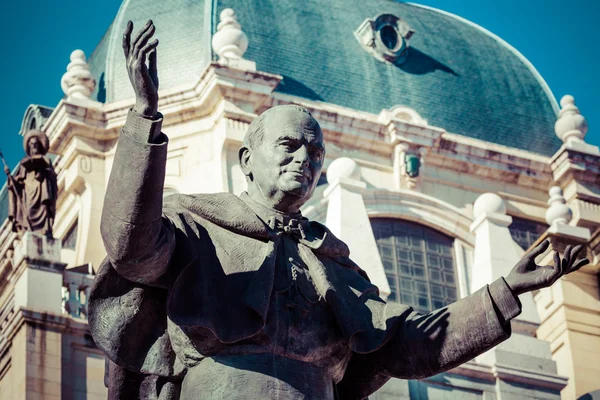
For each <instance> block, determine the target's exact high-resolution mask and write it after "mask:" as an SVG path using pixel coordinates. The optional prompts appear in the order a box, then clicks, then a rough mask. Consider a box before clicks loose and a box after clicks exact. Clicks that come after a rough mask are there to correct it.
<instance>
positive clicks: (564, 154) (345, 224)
mask: <svg viewBox="0 0 600 400" xmlns="http://www.w3.org/2000/svg"><path fill="white" fill-rule="evenodd" d="M222 17H223V18H226V19H227V20H228V23H227V24H224V26H228V27H229V28H227V29H229V30H230V31H231V32H230V34H231V35H233V38H232V39H231V40H232V43H230V44H229V45H230V47H229V48H227V47H226V46H227V45H228V44H227V43H224V41H225V42H226V41H227V37H226V36H227V35H221V37H220V42H219V43H217V44H216V45H215V44H214V43H213V45H214V46H217V47H218V48H216V49H215V52H216V53H218V54H219V55H220V59H219V61H218V62H214V63H210V64H209V65H207V66H205V69H204V72H203V73H202V74H201V76H200V78H199V79H198V80H197V81H194V82H191V83H189V84H185V85H181V86H177V87H169V88H166V89H161V90H160V102H159V109H160V111H161V112H162V113H163V115H164V123H163V131H164V132H165V133H166V134H167V135H168V136H169V139H170V141H169V155H168V161H167V170H166V181H165V192H166V193H169V192H180V193H197V192H207V193H212V192H221V191H229V192H232V193H235V194H239V193H241V192H242V191H244V189H245V187H246V183H245V180H244V176H243V174H242V172H241V170H240V168H239V165H238V158H237V150H238V148H239V146H240V145H241V142H242V138H243V136H244V134H245V131H246V129H247V127H248V124H249V123H250V122H251V121H252V120H253V119H254V118H255V117H256V116H257V115H258V114H260V113H261V112H263V111H265V110H266V109H268V108H269V107H272V106H275V105H279V104H290V103H294V104H300V105H302V106H304V107H306V108H308V109H309V110H310V111H311V113H312V114H313V115H314V117H315V118H316V119H317V120H318V121H319V122H320V124H321V127H322V129H323V133H324V137H325V143H326V146H327V158H326V163H325V168H324V171H325V173H326V175H327V184H323V185H321V186H319V188H318V190H317V192H316V194H315V196H314V198H313V199H312V200H311V202H310V203H309V204H307V205H306V207H305V209H304V214H305V215H306V216H307V217H309V218H311V219H315V220H318V221H321V222H324V223H326V224H327V225H328V226H329V228H330V229H331V230H332V231H333V232H334V233H335V234H336V235H338V236H339V237H341V238H342V239H343V240H344V241H346V242H347V243H348V244H349V246H350V249H351V253H352V254H351V255H352V258H353V259H354V260H356V261H357V262H358V264H359V265H361V266H362V267H363V268H364V269H365V270H366V271H367V272H368V274H369V276H370V277H371V279H372V280H373V281H374V282H376V283H377V284H378V285H379V287H380V289H381V292H382V295H383V296H388V295H390V294H391V293H392V291H393V285H395V283H394V282H395V281H393V280H392V281H390V280H389V279H390V278H389V276H390V274H389V273H388V272H389V271H388V270H387V269H386V268H387V267H386V264H385V263H384V261H385V260H384V258H383V256H380V249H379V248H378V246H379V243H380V242H379V241H378V239H379V238H378V237H376V236H375V235H374V233H373V231H372V230H371V227H370V225H369V221H370V220H372V219H374V218H393V219H400V220H405V221H411V222H414V223H417V224H420V225H423V226H425V227H427V228H431V229H433V230H435V231H436V232H439V233H441V234H443V235H445V236H447V237H449V238H451V239H452V243H453V244H452V254H451V255H450V256H449V257H451V258H452V259H453V260H454V278H453V279H455V281H456V287H457V288H458V294H457V296H459V297H463V296H466V295H468V294H470V293H472V292H474V291H476V290H477V289H478V288H479V287H480V286H481V285H484V284H486V283H490V282H491V281H492V280H494V279H496V278H497V277H499V276H502V275H505V274H506V273H507V272H508V270H509V269H510V268H511V267H512V265H514V263H515V262H516V261H517V260H518V259H519V258H520V257H521V255H522V254H523V253H524V250H526V249H523V248H521V247H519V245H518V244H517V243H516V242H515V241H513V236H511V232H510V228H511V225H512V224H513V221H514V220H515V219H525V220H529V221H533V222H538V223H543V221H544V220H545V218H546V216H547V212H548V213H549V214H548V215H550V216H549V217H548V221H547V222H548V225H550V228H549V229H547V231H546V232H545V233H544V234H543V235H542V237H541V238H539V239H538V240H542V239H543V238H545V237H547V238H550V240H551V242H552V247H553V249H556V250H558V251H562V250H564V248H565V246H566V245H567V244H572V243H582V244H584V245H585V249H586V250H585V251H586V254H587V257H588V258H589V259H590V260H591V261H592V262H591V264H590V265H589V266H587V267H584V268H583V269H582V270H581V271H580V272H577V273H575V274H572V275H569V276H568V277H565V278H563V279H562V280H561V281H560V282H558V283H557V284H555V285H554V286H553V287H552V288H551V289H545V290H542V291H539V292H537V293H534V294H533V296H531V295H529V296H523V297H522V298H521V301H522V302H523V306H524V312H523V314H522V315H521V316H520V317H519V318H518V319H517V320H515V321H514V322H513V337H512V338H511V339H509V340H508V341H507V342H505V343H503V344H502V345H501V346H499V347H498V348H496V349H493V350H492V351H490V352H488V353H486V354H483V355H481V356H480V357H478V358H477V359H475V360H473V361H471V362H468V363H466V364H464V365H462V366H460V367H458V368H456V369H454V370H451V371H449V372H447V373H444V374H440V375H437V376H434V377H431V378H428V379H425V380H422V381H401V380H393V381H391V382H389V383H388V384H387V385H385V386H384V387H383V388H382V389H381V390H380V391H379V392H378V393H376V394H375V395H374V396H373V398H374V399H380V400H383V399H391V398H394V399H438V398H439V399H447V398H461V399H484V398H485V399H492V398H496V399H558V398H562V399H565V400H570V399H576V398H577V397H579V396H581V395H583V394H585V393H588V392H592V391H593V390H596V389H599V388H600V379H598V376H600V367H598V366H597V364H598V363H597V362H596V360H597V359H598V357H600V288H599V286H598V272H599V252H600V180H598V176H600V152H599V151H598V149H597V148H595V147H594V146H590V145H588V144H586V143H585V142H584V141H583V139H584V136H585V132H586V131H587V125H585V124H584V122H585V121H584V120H583V122H582V117H581V116H580V114H579V113H578V110H576V107H575V105H574V101H573V100H572V98H570V97H569V98H565V99H563V101H562V102H561V105H562V106H563V110H566V111H564V112H561V114H560V119H559V122H557V132H556V133H557V135H558V136H559V137H560V138H561V139H562V140H564V141H565V144H564V146H563V147H561V149H560V150H559V151H558V152H557V153H556V154H555V155H554V156H552V157H547V156H543V155H540V154H537V153H532V152H528V151H525V150H519V149H515V148H513V147H507V146H503V145H499V144H495V143H491V142H487V141H483V140H479V139H473V138H468V137H466V136H462V135H458V134H454V133H451V132H447V131H446V130H445V128H444V127H443V126H431V125H429V124H428V122H427V121H426V120H425V119H424V118H422V117H421V116H420V115H419V110H414V109H411V108H409V107H405V106H402V105H394V104H390V105H389V108H388V109H384V110H381V112H380V113H379V114H372V113H368V112H364V111H362V110H355V109H349V108H344V107H341V106H338V105H335V104H331V103H325V102H320V101H313V100H308V99H306V98H302V97H296V96H292V95H290V94H285V93H282V92H278V91H276V88H277V87H278V85H279V84H280V83H281V81H282V79H283V77H282V76H280V75H276V74H271V73H265V72H261V71H260V70H259V69H257V68H256V64H255V63H254V62H252V60H246V59H244V58H243V55H244V51H243V50H245V49H243V50H239V49H237V50H236V49H235V48H234V47H235V46H234V45H235V43H241V44H242V45H243V44H244V41H245V45H246V46H247V38H246V39H244V37H245V35H242V34H243V32H242V34H240V32H241V31H240V26H239V24H238V23H237V22H236V21H235V14H233V13H229V12H226V13H224V14H222ZM242 25H243V21H242ZM215 37H216V36H215ZM224 37H225V38H224ZM250 39H251V38H250ZM251 45H252V43H250V46H251ZM231 46H233V48H232V47H231ZM224 48H226V50H222V49H224ZM91 79H93V78H92V77H91V76H90V74H89V69H88V68H87V66H86V65H85V57H84V55H83V54H82V53H81V52H74V53H73V55H72V57H71V64H69V69H68V73H67V74H66V75H65V79H63V86H64V89H65V94H66V95H67V97H66V98H65V99H63V100H61V101H60V102H59V103H58V104H57V106H56V108H55V109H54V110H53V112H52V114H51V115H50V116H49V117H48V119H47V120H46V121H45V123H44V125H43V127H42V129H43V131H44V132H45V133H46V134H47V135H48V137H49V139H50V146H51V150H50V152H51V153H53V154H56V155H57V157H56V159H55V162H54V164H55V169H56V171H57V173H58V186H59V198H58V202H57V215H56V221H55V226H54V232H55V236H56V237H57V238H60V239H62V244H63V246H62V248H61V240H60V239H59V240H58V241H57V243H45V242H43V243H42V242H40V241H35V240H34V239H35V238H33V237H30V236H28V235H26V236H24V237H23V238H17V237H16V235H15V234H14V233H13V232H11V231H10V229H9V227H8V223H7V222H4V224H3V225H2V226H1V227H0V257H1V259H0V260H1V261H0V394H1V397H2V398H4V396H6V398H7V399H8V398H10V399H28V400H29V399H37V398H40V399H42V398H43V399H54V398H56V399H58V398H62V399H80V398H81V399H83V398H87V399H101V398H106V388H105V387H104V383H103V379H104V358H103V355H102V354H101V352H100V351H99V350H98V349H96V347H95V345H94V343H93V341H92V339H91V336H90V335H89V331H88V328H87V322H86V319H85V317H86V298H87V293H89V286H90V284H91V281H92V279H93V276H91V275H92V274H93V270H94V268H96V267H97V266H98V265H99V264H100V262H101V260H102V258H103V257H104V254H105V253H104V249H103V246H102V240H101V238H100V229H99V223H100V212H101V209H102V203H103V197H104V192H105V187H106V182H107V179H108V176H109V173H110V170H111V165H112V159H113V156H114V151H115V145H116V142H117V138H118V135H119V130H120V128H121V127H122V126H123V124H124V123H125V118H126V115H127V112H128V110H129V109H130V108H131V107H132V105H133V99H131V98H128V99H124V100H117V101H113V102H109V103H99V102H96V101H94V100H92V99H90V98H89V96H90V93H91V92H92V91H93V88H94V87H95V82H92V81H91ZM551 134H553V133H552V132H548V135H551ZM408 159H410V160H411V162H413V164H411V165H409V163H408V162H407V160H408ZM417 161H418V163H417ZM415 165H416V166H417V167H416V168H417V169H418V173H417V174H416V175H415V173H414V168H415ZM411 171H413V172H411ZM552 186H557V187H559V188H560V189H561V190H562V194H561V196H564V205H565V206H566V208H567V209H568V210H570V211H571V214H572V217H571V218H570V219H569V218H567V217H565V212H564V209H563V211H560V210H558V209H557V208H556V205H552V204H554V203H556V201H559V202H560V199H559V200H557V199H556V196H557V193H558V192H557V191H556V190H555V191H553V192H551V201H550V203H551V207H550V208H552V207H554V208H553V209H552V210H553V212H552V213H550V212H549V211H548V209H549V205H548V197H549V196H548V189H549V188H550V187H552ZM552 196H554V197H552ZM561 204H562V203H561ZM557 210H558V211H557ZM559 220H560V221H559ZM556 221H558V222H556ZM555 222H556V223H555ZM32 246H33V247H32ZM36 246H37V247H36ZM53 246H54V247H53ZM57 246H58V247H57ZM35 254H37V256H34V255H35ZM545 257H546V258H548V257H549V256H545ZM545 261H548V260H545ZM386 278H387V279H386ZM390 282H391V286H390Z"/></svg>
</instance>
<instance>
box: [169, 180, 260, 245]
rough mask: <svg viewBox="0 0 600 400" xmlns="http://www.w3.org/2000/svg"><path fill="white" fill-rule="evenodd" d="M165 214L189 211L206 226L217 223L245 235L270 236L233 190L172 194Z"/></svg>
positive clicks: (187, 213) (258, 237) (175, 214)
mask: <svg viewBox="0 0 600 400" xmlns="http://www.w3.org/2000/svg"><path fill="white" fill-rule="evenodd" d="M163 214H165V215H166V216H167V218H170V219H171V218H172V217H176V216H177V215H182V214H185V215H186V217H189V218H192V219H193V220H195V221H197V222H199V223H200V224H202V225H205V227H208V226H209V225H210V224H214V225H217V226H219V227H221V228H225V229H227V230H229V231H231V232H233V233H236V234H241V235H244V236H250V237H255V238H257V239H268V237H269V234H268V232H267V228H266V225H265V224H264V223H263V222H262V221H261V220H260V218H258V216H257V215H256V214H255V213H254V212H253V211H252V210H251V209H250V208H249V207H248V205H246V203H244V201H243V200H241V199H240V198H239V197H238V196H236V195H234V194H231V193H226V192H224V193H201V194H179V193H178V194H172V195H169V196H167V197H165V200H164V202H163ZM178 219H179V218H178Z"/></svg>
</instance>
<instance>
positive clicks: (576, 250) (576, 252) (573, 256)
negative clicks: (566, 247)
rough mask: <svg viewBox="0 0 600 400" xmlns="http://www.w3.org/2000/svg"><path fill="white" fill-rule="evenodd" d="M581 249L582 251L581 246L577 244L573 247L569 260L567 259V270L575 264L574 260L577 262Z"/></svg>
mask: <svg viewBox="0 0 600 400" xmlns="http://www.w3.org/2000/svg"><path fill="white" fill-rule="evenodd" d="M581 249H583V246H582V245H580V244H578V245H577V246H575V247H573V249H572V250H571V258H570V259H569V261H570V263H569V268H570V267H571V265H572V264H573V263H574V262H575V260H577V257H578V256H579V253H581Z"/></svg>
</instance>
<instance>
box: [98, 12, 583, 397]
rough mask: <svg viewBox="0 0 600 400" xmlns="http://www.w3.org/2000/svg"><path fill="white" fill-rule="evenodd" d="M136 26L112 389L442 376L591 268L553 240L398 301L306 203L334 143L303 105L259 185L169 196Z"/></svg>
mask: <svg viewBox="0 0 600 400" xmlns="http://www.w3.org/2000/svg"><path fill="white" fill-rule="evenodd" d="M132 29H133V26H132V24H131V23H129V25H128V27H127V30H126V32H125V35H124V39H123V48H124V52H125V57H126V58H127V66H128V71H129V76H130V79H131V82H132V85H133V87H134V90H135V93H136V105H135V106H134V108H133V110H132V111H131V112H130V113H129V116H128V119H127V122H126V124H125V126H124V128H123V130H122V133H121V136H120V138H119V143H118V146H117V150H116V154H115V159H114V164H113V169H112V172H111V176H110V179H109V183H108V188H107V192H106V198H105V202H104V210H103V215H102V226H101V230H102V237H103V240H104V245H105V247H106V251H107V254H108V256H107V258H106V259H105V260H104V262H103V264H102V265H101V266H100V269H99V272H98V275H97V280H96V283H95V286H94V288H93V291H92V294H91V297H90V303H89V304H90V315H89V322H90V327H91V330H92V333H93V335H94V339H95V341H96V343H97V345H98V346H99V347H100V348H101V349H102V350H103V351H104V352H105V353H106V355H107V357H108V358H109V359H110V362H109V365H110V368H108V375H107V381H108V382H107V384H108V386H109V396H110V397H111V398H123V399H125V398H131V397H132V396H140V397H141V398H156V397H159V396H160V398H162V399H167V398H168V399H176V398H179V397H180V398H182V399H269V398H276V399H321V400H327V399H335V398H341V399H362V398H364V397H366V396H368V395H369V394H370V393H372V392H374V391H375V390H377V389H378V388H379V387H380V386H381V385H383V384H384V383H385V382H386V381H387V380H389V379H390V378H391V377H398V378H407V379H408V378H411V379H412V378H422V377H425V376H430V375H433V374H437V373H439V372H442V371H445V370H448V369H450V368H453V367H455V366H457V365H459V364H461V363H463V362H465V361H467V360H469V359H472V358H473V357H475V356H477V355H479V354H481V353H482V352H484V351H486V350H488V349H490V348H492V347H493V346H495V345H496V344H498V343H500V342H502V341H503V340H506V339H507V338H508V337H509V336H510V334H511V325H510V320H511V319H512V318H514V317H515V316H517V315H518V314H519V313H520V311H521V304H520V302H519V299H518V295H519V294H522V293H525V292H528V291H531V290H534V289H539V288H541V287H545V286H549V285H551V284H552V283H553V282H554V281H556V280H557V279H558V278H560V276H562V275H563V274H566V273H569V272H571V271H574V270H576V269H578V268H579V267H581V266H582V265H584V264H585V263H586V262H587V260H581V261H579V262H577V263H576V262H575V259H576V258H577V254H578V253H579V251H580V250H581V248H580V247H576V248H568V249H567V251H566V252H565V258H564V259H563V260H561V259H560V257H558V255H556V258H555V261H556V263H555V265H554V266H547V267H544V266H538V265H536V264H535V257H536V256H537V255H539V254H541V253H542V252H544V251H545V250H546V249H547V246H548V243H544V244H542V245H540V246H539V247H538V248H536V249H535V250H533V251H532V252H530V253H528V254H527V255H526V256H525V257H524V258H523V260H522V261H521V262H520V263H519V264H518V265H517V266H516V267H515V268H514V270H513V271H512V272H511V273H510V274H509V275H508V276H507V277H506V278H501V279H498V280H497V281H495V282H493V283H491V284H490V285H488V286H485V287H483V288H481V289H480V290H478V291H477V292H475V293H473V294H472V295H470V296H468V297H466V298H463V299H461V300H459V301H457V302H456V303H453V304H451V305H449V306H447V307H444V308H442V309H439V310H436V311H433V312H431V313H429V314H426V315H421V314H418V313H416V312H414V311H413V310H412V309H411V308H410V307H408V306H404V305H400V304H395V303H386V302H385V301H383V300H382V299H381V298H380V297H379V292H378V289H377V287H375V286H374V285H372V284H371V283H370V282H369V280H368V278H367V276H366V274H365V273H364V272H363V271H362V270H361V269H360V268H359V266H357V265H356V264H354V263H353V262H352V261H351V259H350V257H349V256H350V253H349V250H348V247H347V246H346V245H345V244H344V243H343V242H341V241H340V240H339V239H337V238H336V237H334V236H333V234H331V232H329V231H328V230H327V228H326V227H325V226H323V225H321V224H318V223H315V222H311V221H309V220H307V219H305V218H303V217H302V215H301V213H300V207H301V206H302V205H303V204H304V203H305V202H306V201H307V200H308V199H309V198H310V197H311V196H312V194H313V191H314V189H315V186H316V184H317V182H318V179H319V176H320V174H321V168H322V166H323V160H324V156H325V146H324V144H323V135H322V133H321V128H320V127H319V124H318V123H317V121H316V120H315V119H314V118H313V117H312V116H311V114H310V113H309V112H308V111H307V110H306V109H304V108H302V107H298V106H293V105H290V106H281V107H275V108H272V109H270V110H268V111H266V112H265V113H263V114H262V115H260V116H259V117H257V118H256V119H255V120H254V121H253V122H252V124H251V125H250V127H249V129H248V133H247V134H246V137H245V139H244V143H243V146H242V148H241V149H240V152H239V159H240V165H241V168H242V170H243V172H244V174H245V175H246V178H247V182H248V192H247V193H244V194H243V195H242V196H240V197H237V196H234V195H232V194H228V193H218V194H197V195H183V194H175V195H171V196H169V197H167V198H166V199H165V200H164V202H163V185H164V178H165V166H166V159H167V146H168V138H167V136H166V135H165V134H164V133H161V124H162V116H161V115H160V114H159V113H158V111H157V110H158V95H157V90H158V78H157V68H156V47H157V45H158V42H157V41H153V42H150V39H151V37H152V35H153V33H154V25H153V24H152V23H151V22H150V21H149V22H148V24H146V26H145V27H144V28H143V29H142V30H141V31H140V33H138V35H137V36H136V37H135V38H134V40H133V41H131V32H132ZM146 59H148V61H149V65H146Z"/></svg>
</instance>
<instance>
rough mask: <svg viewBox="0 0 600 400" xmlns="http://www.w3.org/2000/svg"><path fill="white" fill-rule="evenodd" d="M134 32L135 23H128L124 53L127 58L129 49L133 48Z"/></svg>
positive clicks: (124, 38)
mask: <svg viewBox="0 0 600 400" xmlns="http://www.w3.org/2000/svg"><path fill="white" fill-rule="evenodd" d="M132 31H133V22H131V21H127V27H126V28H125V32H124V33H123V53H125V58H127V57H129V49H130V48H131V32H132Z"/></svg>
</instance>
